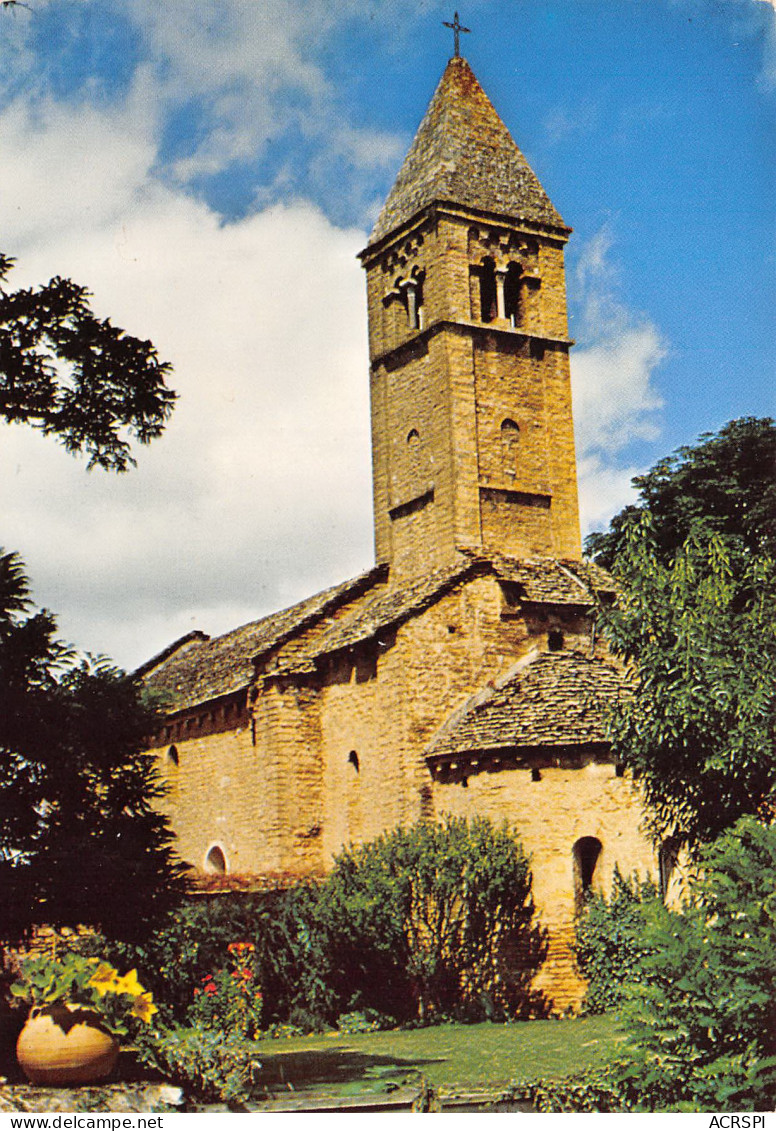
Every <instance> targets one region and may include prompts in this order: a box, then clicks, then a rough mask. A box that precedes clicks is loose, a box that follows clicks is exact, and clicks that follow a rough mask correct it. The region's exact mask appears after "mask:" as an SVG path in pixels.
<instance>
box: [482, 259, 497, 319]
mask: <svg viewBox="0 0 776 1131" xmlns="http://www.w3.org/2000/svg"><path fill="white" fill-rule="evenodd" d="M497 312H498V305H497V302H496V264H495V261H494V260H493V259H492V257H491V256H490V255H486V256H485V258H484V259H483V261H482V267H481V268H480V317H481V318H482V321H483V322H492V321H493V319H494V318H495V317H496V314H497Z"/></svg>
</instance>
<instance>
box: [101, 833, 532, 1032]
mask: <svg viewBox="0 0 776 1131" xmlns="http://www.w3.org/2000/svg"><path fill="white" fill-rule="evenodd" d="M530 885H531V879H530V872H529V869H528V862H527V860H526V858H525V856H524V854H523V852H522V850H521V848H520V847H519V845H518V844H517V843H516V841H515V840H514V838H513V837H512V835H511V834H510V833H509V832H508V831H507V830H506V829H501V830H498V829H495V828H494V827H493V826H492V825H491V824H490V823H489V822H487V821H484V820H474V821H472V822H471V823H467V822H466V821H465V820H453V819H448V820H447V821H445V822H444V823H442V824H440V825H433V824H420V825H416V826H414V827H413V828H410V829H397V830H394V831H393V832H391V833H387V834H385V835H384V836H382V837H380V838H378V840H376V841H373V842H371V843H370V844H367V845H363V846H361V847H359V848H351V849H348V850H346V851H345V852H343V853H342V854H341V855H340V856H339V857H338V859H337V860H336V862H335V865H334V869H333V871H332V872H331V874H330V875H329V876H328V877H327V879H326V880H325V881H322V882H321V883H317V884H300V885H298V886H297V887H295V888H292V889H290V890H289V891H287V892H284V893H277V894H274V895H271V896H242V897H234V896H233V897H224V898H214V899H208V900H201V901H198V902H189V903H187V904H185V905H184V906H182V907H180V908H178V909H177V910H176V911H174V912H173V913H172V914H171V915H170V916H168V918H167V920H166V921H165V922H164V923H161V924H160V925H159V927H158V929H157V930H156V931H155V932H154V933H153V934H152V935H150V936H149V937H148V938H147V939H146V940H145V941H144V942H143V943H142V945H140V946H134V947H132V948H131V949H130V948H127V947H122V948H118V949H116V948H114V949H112V950H111V951H110V952H109V954H110V956H111V957H112V958H113V959H114V960H115V961H120V962H122V963H123V964H124V965H127V964H131V965H136V966H137V968H138V970H139V971H141V972H142V974H143V977H144V978H145V979H146V981H147V983H148V986H149V988H150V989H151V990H152V991H153V993H154V999H155V1000H156V1001H157V1002H158V1004H159V1008H160V1011H161V1014H162V1017H163V1019H164V1020H165V1022H166V1023H167V1024H170V1023H172V1022H173V1021H174V1022H177V1023H178V1024H189V1023H191V1021H192V1020H193V1014H192V1013H191V1006H192V1002H193V998H194V990H195V989H197V988H199V986H200V984H201V979H202V978H203V976H204V975H206V974H215V973H216V972H217V971H223V970H227V969H228V968H229V958H228V947H229V944H233V943H235V942H238V941H249V942H251V943H252V944H253V945H254V947H255V949H254V951H253V956H252V957H253V965H254V968H255V973H256V978H257V981H258V984H259V985H260V987H261V990H262V993H263V1002H262V1024H263V1025H264V1026H265V1027H270V1026H273V1025H278V1024H280V1025H283V1024H291V1025H294V1026H296V1027H298V1028H300V1029H302V1030H304V1031H307V1032H309V1031H311V1030H317V1029H322V1028H325V1027H327V1026H333V1025H336V1024H337V1021H338V1018H339V1017H340V1016H342V1015H343V1014H352V1013H355V1012H360V1013H362V1014H364V1015H365V1016H366V1017H371V1016H374V1015H379V1016H380V1017H381V1018H383V1019H384V1020H385V1022H386V1023H391V1022H393V1021H399V1022H407V1021H410V1020H413V1019H415V1020H417V1019H418V1018H419V1017H420V1018H421V1019H422V1020H432V1019H434V1020H441V1019H442V1018H443V1017H445V1016H447V1015H455V1016H460V1017H464V1018H467V1019H474V1018H480V1017H483V1016H488V1017H494V1016H497V1017H516V1016H527V1015H530V1014H536V1013H538V1012H541V1011H542V1009H543V1002H542V1000H541V999H540V998H538V997H537V996H536V995H534V994H532V992H531V990H530V981H531V978H532V977H533V974H534V973H535V971H536V969H537V968H538V966H539V964H540V963H541V960H542V958H543V954H544V940H543V937H542V933H541V931H540V930H539V929H538V927H537V926H536V924H535V923H534V922H533V905H532V902H531V896H530ZM87 945H89V946H96V947H97V948H98V949H100V948H103V949H104V944H103V943H102V942H101V941H93V942H92V943H89V944H87Z"/></svg>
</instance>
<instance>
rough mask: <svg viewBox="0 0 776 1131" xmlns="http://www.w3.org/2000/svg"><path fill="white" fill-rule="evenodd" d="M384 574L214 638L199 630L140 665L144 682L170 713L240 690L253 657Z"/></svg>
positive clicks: (376, 571) (375, 572)
mask: <svg viewBox="0 0 776 1131" xmlns="http://www.w3.org/2000/svg"><path fill="white" fill-rule="evenodd" d="M384 576H385V570H384V569H381V568H380V567H376V568H374V569H371V570H369V571H367V572H366V573H363V574H361V575H360V576H359V577H356V578H354V579H352V580H350V581H345V582H342V583H341V584H340V585H334V586H332V587H331V588H330V589H324V591H323V592H322V593H316V594H315V596H313V597H309V598H308V599H307V600H306V601H300V602H299V603H298V604H296V605H292V606H291V607H290V608H288V609H283V610H281V611H280V612H279V613H272V614H271V615H270V616H267V617H262V618H261V620H255V621H251V622H250V624H244V625H242V626H241V627H240V628H235V629H233V630H232V631H231V632H227V633H226V634H225V635H224V636H218V637H215V638H214V639H212V640H211V639H209V638H208V637H206V636H203V635H201V634H200V635H199V636H198V637H197V638H195V639H192V640H190V641H189V640H188V639H187V638H184V639H186V640H187V646H186V647H185V648H184V649H183V650H182V651H177V652H174V653H173V654H172V655H169V656H167V658H165V655H166V653H162V654H161V656H162V659H161V661H160V662H158V663H157V664H156V666H155V667H153V668H151V666H150V664H145V665H143V667H142V668H141V669H140V671H141V674H142V673H145V674H144V683H145V686H146V687H147V688H148V689H149V691H151V692H152V693H153V694H155V695H158V696H159V698H160V700H161V702H162V704H163V706H164V707H165V708H166V709H167V710H169V711H181V710H185V709H186V708H188V707H194V706H196V705H197V704H200V703H206V702H208V701H209V700H211V699H216V698H218V697H219V696H222V695H229V694H231V693H232V692H235V691H239V690H240V689H241V688H244V687H247V686H248V685H249V684H250V683H251V681H252V679H253V672H254V664H253V661H254V659H255V658H256V657H257V656H259V655H261V654H262V653H263V652H266V651H267V650H268V649H270V648H273V647H276V646H277V645H278V644H279V643H280V642H281V641H282V640H283V639H285V638H286V637H288V636H289V635H290V634H292V633H294V632H298V631H299V630H300V629H301V628H302V627H304V626H307V625H309V624H310V623H312V622H314V621H315V620H316V619H317V618H319V617H321V616H324V615H325V614H326V613H327V612H329V611H330V610H331V609H332V608H335V607H336V606H337V605H338V604H340V603H342V602H343V601H345V600H347V599H348V598H349V597H352V596H353V595H354V594H355V593H358V592H360V591H363V590H364V589H368V588H369V586H370V585H374V584H376V583H377V582H378V581H379V580H380V579H381V578H383V577H384ZM168 651H169V650H168ZM151 663H153V661H151Z"/></svg>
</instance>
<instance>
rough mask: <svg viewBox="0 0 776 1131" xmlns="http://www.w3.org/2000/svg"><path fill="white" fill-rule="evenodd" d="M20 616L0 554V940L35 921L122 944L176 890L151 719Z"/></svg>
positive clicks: (35, 619)
mask: <svg viewBox="0 0 776 1131" xmlns="http://www.w3.org/2000/svg"><path fill="white" fill-rule="evenodd" d="M29 609H30V598H29V589H28V583H27V579H26V577H25V576H24V571H23V568H22V565H21V562H20V561H19V559H18V557H17V556H16V555H15V554H0V906H2V908H3V916H2V920H1V921H0V938H2V939H3V940H5V941H6V942H7V941H12V940H15V939H17V938H19V937H20V936H21V935H23V934H24V933H25V932H26V931H27V930H28V929H29V928H30V927H31V926H34V925H36V924H41V923H46V924H48V925H50V926H54V927H62V926H70V927H76V926H78V925H79V924H85V925H91V926H96V927H100V928H102V930H104V931H105V932H106V933H107V934H109V935H114V936H119V937H132V936H134V935H136V934H137V933H138V932H141V931H142V930H143V928H144V926H145V925H147V924H148V923H149V922H152V921H153V920H154V919H155V918H156V916H157V915H158V914H159V913H160V911H161V910H163V909H165V908H166V907H168V906H170V904H171V902H172V901H174V900H175V899H176V898H177V896H178V895H179V894H180V893H181V892H182V890H183V886H182V880H181V869H180V866H179V865H178V864H177V863H176V862H175V859H174V856H173V852H172V847H171V843H172V840H173V834H172V832H171V830H170V828H169V825H168V822H167V819H166V818H165V817H163V816H162V814H161V813H159V812H158V811H157V810H156V809H155V808H154V805H153V803H154V801H155V800H157V799H158V798H159V797H161V796H162V793H163V790H162V788H161V785H160V783H159V781H158V780H157V778H156V776H155V770H154V768H153V765H152V764H151V763H150V761H149V760H148V757H147V756H146V755H145V754H144V753H143V750H144V748H145V746H146V739H147V735H148V734H149V733H150V732H151V730H152V729H153V724H154V715H153V712H152V711H151V710H150V709H149V708H148V707H147V706H145V705H144V704H143V703H142V701H141V698H140V688H139V686H138V684H137V683H136V681H135V680H133V679H132V678H131V677H129V676H126V675H124V674H123V673H121V672H119V671H117V670H116V669H115V668H112V667H111V666H109V665H108V663H107V662H106V661H91V660H88V659H84V658H80V657H78V656H76V655H75V654H74V653H73V652H71V651H70V650H69V649H67V648H65V647H64V646H63V645H62V644H60V643H59V642H58V641H57V640H56V638H55V635H54V634H55V630H56V625H55V622H54V619H53V617H52V616H51V615H50V614H49V613H47V612H33V613H29ZM28 613H29V615H28Z"/></svg>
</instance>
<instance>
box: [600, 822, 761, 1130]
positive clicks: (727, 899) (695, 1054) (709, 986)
mask: <svg viewBox="0 0 776 1131" xmlns="http://www.w3.org/2000/svg"><path fill="white" fill-rule="evenodd" d="M701 864H702V869H703V871H702V876H701V879H700V881H699V882H698V884H697V886H696V888H695V891H694V895H693V900H692V903H690V904H689V905H688V906H687V907H686V908H685V911H684V914H682V915H678V914H676V913H674V912H671V911H668V910H667V909H666V908H664V907H661V906H660V905H659V904H653V905H651V907H650V914H649V916H648V920H647V940H648V942H649V944H650V946H651V948H652V952H651V953H650V954H648V955H647V956H646V957H645V959H644V962H643V964H642V968H641V974H640V977H639V978H638V980H637V981H634V983H633V984H632V986H631V988H630V989H629V991H628V995H627V1003H626V1009H625V1013H624V1018H625V1024H626V1027H627V1030H628V1043H627V1046H626V1051H627V1060H628V1064H627V1066H626V1067H625V1068H624V1069H623V1070H622V1073H621V1078H622V1080H623V1083H624V1085H625V1086H627V1087H628V1088H629V1089H632V1090H633V1091H635V1092H636V1093H637V1094H638V1096H639V1098H640V1101H641V1103H642V1104H644V1105H645V1106H647V1105H649V1106H650V1107H653V1108H654V1109H656V1110H660V1109H666V1110H675V1111H713V1110H719V1109H726V1108H727V1109H731V1108H732V1109H733V1110H742V1109H750V1110H756V1111H768V1110H771V1109H772V1108H773V1105H774V1101H776V827H774V826H770V827H768V826H765V825H762V824H760V823H759V822H758V821H756V820H754V819H753V818H751V817H748V818H744V819H742V820H741V821H740V822H739V823H738V824H737V825H736V827H735V828H734V829H732V830H730V831H729V832H727V833H726V834H725V835H724V836H722V837H721V838H720V839H719V840H718V841H717V842H716V843H715V844H713V845H711V846H709V847H708V848H707V849H706V850H705V852H704V853H703V857H702V861H701Z"/></svg>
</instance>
